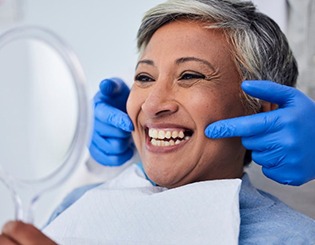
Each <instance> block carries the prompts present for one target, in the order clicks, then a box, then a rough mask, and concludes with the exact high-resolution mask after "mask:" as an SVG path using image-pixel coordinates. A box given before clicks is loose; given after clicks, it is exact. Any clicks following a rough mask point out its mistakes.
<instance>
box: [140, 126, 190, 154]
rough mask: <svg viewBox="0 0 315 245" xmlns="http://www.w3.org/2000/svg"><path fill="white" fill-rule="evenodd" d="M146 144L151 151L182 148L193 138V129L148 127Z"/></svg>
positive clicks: (158, 151)
mask: <svg viewBox="0 0 315 245" xmlns="http://www.w3.org/2000/svg"><path fill="white" fill-rule="evenodd" d="M145 132H146V146H147V149H148V150H149V151H152V152H155V153H166V152H171V151H174V150H177V149H179V148H181V147H182V146H183V145H184V144H185V143H186V142H187V141H189V139H190V138H191V136H192V134H193V131H192V130H189V129H185V128H160V127H150V128H149V127H147V128H146V130H145Z"/></svg>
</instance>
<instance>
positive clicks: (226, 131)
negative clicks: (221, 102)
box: [205, 112, 278, 139]
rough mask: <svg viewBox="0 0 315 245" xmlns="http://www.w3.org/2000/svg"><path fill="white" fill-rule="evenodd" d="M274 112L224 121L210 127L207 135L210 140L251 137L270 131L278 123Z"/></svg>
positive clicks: (207, 128)
mask: <svg viewBox="0 0 315 245" xmlns="http://www.w3.org/2000/svg"><path fill="white" fill-rule="evenodd" d="M277 117H278V116H277V115H275V114H274V113H273V112H262V113H259V114H254V115H250V116H243V117H236V118H230V119H224V120H220V121H217V122H214V123H212V124H210V125H208V126H207V127H206V129H205V135H206V136H207V137H208V138H212V139H218V138H229V137H249V136H253V135H257V134H262V133H265V132H267V131H270V130H271V128H273V127H272V126H273V125H274V124H275V123H276V122H277V121H278V120H277Z"/></svg>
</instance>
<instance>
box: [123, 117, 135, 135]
mask: <svg viewBox="0 0 315 245" xmlns="http://www.w3.org/2000/svg"><path fill="white" fill-rule="evenodd" d="M120 127H121V128H122V129H123V130H125V131H127V132H132V131H133V130H134V127H133V124H132V121H131V120H130V119H129V118H128V119H124V120H122V121H121V124H120Z"/></svg>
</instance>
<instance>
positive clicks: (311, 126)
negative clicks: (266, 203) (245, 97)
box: [205, 81, 315, 185]
mask: <svg viewBox="0 0 315 245" xmlns="http://www.w3.org/2000/svg"><path fill="white" fill-rule="evenodd" d="M242 89H243V90H244V91H245V92H246V93H247V94H249V95H251V96H253V97H256V98H260V99H262V100H265V101H269V102H272V103H275V104H278V106H279V108H278V109H276V110H273V111H270V112H262V113H258V114H254V115H249V116H244V117H239V118H232V119H226V120H221V121H217V122H214V123H212V124H210V125H208V126H207V128H206V130H205V134H206V136H207V137H209V138H226V137H235V136H237V137H241V139H242V143H243V145H244V147H245V148H247V149H249V150H252V159H253V160H254V161H255V162H256V163H258V164H260V165H262V171H263V173H264V174H265V175H266V176H267V177H268V178H270V179H273V180H275V181H277V182H279V183H282V184H289V185H301V184H304V183H306V182H308V181H310V180H312V179H315V103H314V101H313V100H311V99H310V98H309V97H307V96H306V95H304V94H303V93H302V92H301V91H299V90H297V89H295V88H292V87H288V86H284V85H280V84H276V83H274V82H270V81H244V82H243V83H242Z"/></svg>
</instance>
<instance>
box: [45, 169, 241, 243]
mask: <svg viewBox="0 0 315 245" xmlns="http://www.w3.org/2000/svg"><path fill="white" fill-rule="evenodd" d="M240 185H241V180H240V179H232V180H215V181H204V182H198V183H193V184H189V185H186V186H182V187H179V188H174V189H166V188H161V187H156V186H152V184H151V183H150V182H149V181H148V180H146V179H145V176H144V174H143V173H142V172H141V170H140V169H139V167H138V166H137V165H131V166H130V167H129V168H127V169H126V170H125V171H124V172H123V173H121V174H120V175H119V176H118V177H116V178H115V179H113V180H112V181H109V182H108V183H106V184H104V185H101V186H99V187H97V188H94V189H93V190H90V191H88V192H87V193H86V194H84V196H82V197H81V198H80V199H79V200H78V201H76V202H75V203H74V204H73V205H72V206H70V207H69V208H68V209H66V210H65V211H64V212H63V213H62V214H60V216H58V217H57V218H56V219H55V220H54V221H53V222H52V223H51V224H50V225H49V226H48V227H46V229H45V230H44V232H45V233H46V234H47V235H48V236H49V237H51V238H53V239H54V240H55V241H56V242H58V243H59V244H66V245H68V244H70V245H71V244H163V245H164V244H165V245H166V244H220V245H222V244H229V245H231V244H238V235H239V229H240V214H239V191H240Z"/></svg>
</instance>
